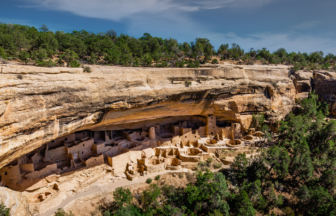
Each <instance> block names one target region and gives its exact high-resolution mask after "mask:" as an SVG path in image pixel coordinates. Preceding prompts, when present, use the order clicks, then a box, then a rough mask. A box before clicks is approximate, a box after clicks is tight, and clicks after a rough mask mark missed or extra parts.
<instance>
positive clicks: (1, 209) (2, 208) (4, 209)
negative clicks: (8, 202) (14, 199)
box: [0, 203, 10, 216]
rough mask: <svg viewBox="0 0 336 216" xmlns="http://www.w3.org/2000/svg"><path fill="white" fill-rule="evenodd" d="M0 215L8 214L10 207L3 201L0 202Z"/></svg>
mask: <svg viewBox="0 0 336 216" xmlns="http://www.w3.org/2000/svg"><path fill="white" fill-rule="evenodd" d="M0 216H10V208H7V207H6V206H5V204H3V203H0Z"/></svg>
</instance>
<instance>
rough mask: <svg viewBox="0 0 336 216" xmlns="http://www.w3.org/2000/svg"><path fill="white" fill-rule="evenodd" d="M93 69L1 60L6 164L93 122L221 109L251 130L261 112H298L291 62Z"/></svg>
mask: <svg viewBox="0 0 336 216" xmlns="http://www.w3.org/2000/svg"><path fill="white" fill-rule="evenodd" d="M91 69H92V73H84V72H83V70H82V69H68V68H40V67H32V66H9V65H0V71H1V75H0V76H1V78H0V92H1V93H0V149H1V153H0V168H1V167H4V166H5V165H6V164H8V163H10V162H12V161H14V160H15V159H17V158H19V157H20V156H22V155H25V154H27V153H29V152H32V151H33V150H35V149H37V148H39V147H41V146H42V145H44V144H46V143H48V142H50V141H52V140H55V139H56V138H58V137H61V136H64V135H67V134H70V133H73V132H75V131H80V130H86V129H89V130H99V129H100V128H104V127H114V128H115V129H119V130H122V129H132V128H136V127H138V126H139V125H140V124H145V122H146V121H157V120H160V119H163V118H167V117H176V116H209V115H213V116H216V118H217V122H219V123H220V122H221V121H231V122H237V123H241V125H242V130H247V129H248V128H249V126H250V124H251V121H252V114H253V113H257V112H264V113H266V114H267V115H268V116H269V119H268V120H269V121H271V122H275V121H277V120H279V119H281V118H282V117H283V116H285V115H286V114H287V113H288V112H290V111H291V108H292V105H293V104H294V101H295V97H296V88H295V85H294V83H293V80H292V79H291V77H290V70H289V67H287V66H260V65H258V66H256V65H255V66H254V65H252V66H250V65H249V66H237V65H216V67H211V68H210V67H203V68H197V69H187V68H182V69H178V68H160V69H159V68H130V67H116V66H92V67H91ZM18 74H20V75H21V76H18Z"/></svg>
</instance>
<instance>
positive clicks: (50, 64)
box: [36, 59, 56, 67]
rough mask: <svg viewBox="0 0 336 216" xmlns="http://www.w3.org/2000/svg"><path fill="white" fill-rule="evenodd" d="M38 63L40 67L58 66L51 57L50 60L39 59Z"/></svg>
mask: <svg viewBox="0 0 336 216" xmlns="http://www.w3.org/2000/svg"><path fill="white" fill-rule="evenodd" d="M36 65H37V66H40V67H55V66H56V64H55V63H54V62H53V61H52V60H51V59H49V61H37V62H36Z"/></svg>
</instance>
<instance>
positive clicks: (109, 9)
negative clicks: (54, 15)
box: [26, 0, 336, 53]
mask: <svg viewBox="0 0 336 216" xmlns="http://www.w3.org/2000/svg"><path fill="white" fill-rule="evenodd" d="M26 1H27V4H28V5H29V6H31V7H38V8H42V9H47V10H58V11H67V12H71V13H74V14H76V15H79V16H84V17H92V18H101V19H107V20H113V21H119V22H124V23H125V25H126V26H127V31H126V32H124V33H127V34H129V35H132V36H136V37H138V36H141V35H142V33H144V32H149V33H151V34H153V35H155V36H159V37H163V38H166V37H172V38H176V39H179V42H182V41H188V42H190V41H193V40H195V38H196V37H206V38H208V39H210V41H211V42H212V44H214V45H215V46H216V47H217V48H218V47H219V45H220V44H222V43H229V44H231V43H238V44H240V45H241V46H242V47H243V48H244V49H245V50H246V51H247V50H248V49H249V48H251V47H253V48H255V49H261V48H263V47H267V48H268V49H270V50H271V51H274V50H276V49H278V48H280V47H284V48H285V49H286V50H287V51H296V52H297V51H301V52H313V51H317V50H323V51H324V52H325V53H328V52H332V53H336V41H335V40H333V39H332V38H334V37H332V36H329V37H328V36H326V37H317V36H309V35H302V34H296V33H294V32H292V33H274V32H273V33H272V32H267V33H265V32H264V33H259V34H250V35H246V36H237V35H236V34H235V33H232V32H231V33H226V34H223V33H219V31H220V30H219V31H216V30H210V29H209V28H208V27H207V26H206V25H204V23H203V24H200V23H197V22H196V21H195V19H192V18H191V16H190V13H191V12H195V11H202V10H209V9H217V8H220V7H248V8H249V9H250V8H251V7H260V6H262V5H265V4H268V3H270V2H271V1H276V0H207V1H204V0H184V1H183V0H141V1H140V0H26ZM317 24H318V22H316V21H310V22H305V23H301V24H299V25H296V26H293V27H292V28H293V30H296V29H305V28H311V27H314V26H315V25H317ZM220 28H221V26H219V28H218V29H220ZM140 33H141V34H140ZM191 37H192V38H191Z"/></svg>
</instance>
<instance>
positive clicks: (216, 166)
mask: <svg viewBox="0 0 336 216" xmlns="http://www.w3.org/2000/svg"><path fill="white" fill-rule="evenodd" d="M213 166H214V168H215V169H219V168H221V167H222V164H221V163H215V164H214V165H213Z"/></svg>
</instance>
